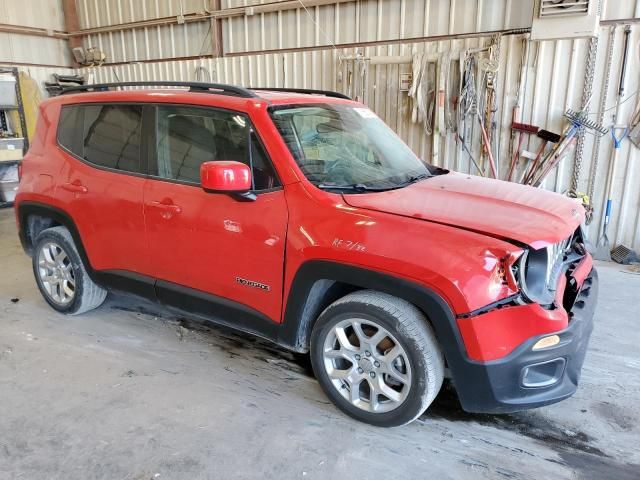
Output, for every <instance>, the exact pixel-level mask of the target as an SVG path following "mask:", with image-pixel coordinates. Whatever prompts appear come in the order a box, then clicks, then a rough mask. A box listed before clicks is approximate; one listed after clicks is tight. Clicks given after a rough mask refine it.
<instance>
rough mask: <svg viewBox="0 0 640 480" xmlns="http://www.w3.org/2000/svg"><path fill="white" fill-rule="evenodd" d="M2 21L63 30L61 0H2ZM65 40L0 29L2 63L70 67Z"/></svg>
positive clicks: (0, 7)
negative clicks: (5, 31) (1, 30)
mask: <svg viewBox="0 0 640 480" xmlns="http://www.w3.org/2000/svg"><path fill="white" fill-rule="evenodd" d="M0 23H6V24H10V25H21V26H28V27H39V28H46V29H48V30H59V31H60V30H62V31H63V30H64V17H63V15H62V3H61V1H60V0H0ZM66 46H67V42H66V41H65V40H61V39H57V38H49V37H35V36H27V35H19V34H15V33H1V32H0V63H5V64H8V63H14V64H15V63H23V64H32V65H33V64H39V65H49V66H70V65H71V56H70V52H69V51H68V49H67V48H66Z"/></svg>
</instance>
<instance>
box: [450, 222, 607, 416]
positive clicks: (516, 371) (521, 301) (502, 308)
mask: <svg viewBox="0 0 640 480" xmlns="http://www.w3.org/2000/svg"><path fill="white" fill-rule="evenodd" d="M510 273H511V274H512V275H513V277H514V279H515V281H516V283H517V285H518V287H519V291H518V294H517V295H514V296H512V297H510V298H508V299H505V301H503V302H499V303H497V304H495V305H492V306H491V308H488V309H487V308H485V309H480V310H478V311H475V312H470V313H468V314H466V315H459V316H458V318H457V320H456V321H457V325H458V328H459V330H460V333H461V336H462V340H463V343H464V346H465V349H466V353H467V357H468V360H467V361H466V362H465V363H466V365H467V368H466V369H465V370H466V371H465V373H464V374H463V375H462V376H463V377H466V378H467V379H469V378H470V377H469V376H468V375H471V376H473V377H475V378H476V380H468V381H471V382H472V383H473V384H475V386H474V388H473V389H470V388H468V387H467V385H464V384H463V383H464V382H461V380H460V379H459V378H456V379H455V380H454V381H455V383H456V387H457V388H458V393H459V395H460V400H461V402H462V404H463V407H464V408H465V410H468V411H475V412H508V411H517V410H522V409H526V408H532V407H536V406H540V405H545V404H549V403H554V402H557V401H560V400H562V399H563V398H566V397H568V396H570V395H572V394H573V393H574V392H575V390H576V388H577V384H578V380H579V377H580V371H581V368H582V363H583V360H584V356H585V354H586V348H587V344H588V341H589V337H590V335H591V331H592V329H593V315H594V311H595V305H596V297H597V290H598V282H597V273H596V271H595V270H594V269H593V261H592V258H591V255H590V254H589V253H588V252H587V251H586V248H585V242H584V234H583V232H582V229H581V228H578V229H577V230H576V231H575V232H574V233H573V234H572V235H571V236H570V237H569V238H567V239H565V240H563V241H561V242H558V243H557V244H554V245H548V246H544V247H542V248H539V249H527V250H525V251H524V252H523V253H522V255H521V256H520V257H519V258H518V259H517V260H516V261H515V262H514V263H513V264H512V265H511V269H510ZM471 372H473V373H471Z"/></svg>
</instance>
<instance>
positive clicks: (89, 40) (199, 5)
mask: <svg viewBox="0 0 640 480" xmlns="http://www.w3.org/2000/svg"><path fill="white" fill-rule="evenodd" d="M76 5H77V8H78V17H79V21H80V25H81V28H83V29H87V28H95V27H102V26H105V25H115V24H120V23H129V22H136V21H141V20H149V19H154V18H163V17H177V16H178V15H181V14H186V13H194V12H200V13H202V12H203V11H204V1H203V0H175V1H172V0H76ZM84 44H85V46H87V47H89V46H93V47H98V48H100V50H102V51H103V52H106V53H107V57H108V58H107V61H108V62H110V63H111V62H135V61H138V60H153V59H163V58H175V57H191V56H202V55H210V54H211V31H210V21H208V20H207V21H201V22H194V23H185V24H182V25H177V24H176V25H167V26H156V27H148V28H141V29H136V30H126V31H121V32H111V33H103V34H95V35H89V36H88V37H85V39H84Z"/></svg>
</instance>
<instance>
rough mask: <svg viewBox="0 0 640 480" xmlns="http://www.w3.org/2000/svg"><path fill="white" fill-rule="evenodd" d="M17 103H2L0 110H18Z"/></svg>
mask: <svg viewBox="0 0 640 480" xmlns="http://www.w3.org/2000/svg"><path fill="white" fill-rule="evenodd" d="M18 109H19V107H18V106H17V105H0V110H18Z"/></svg>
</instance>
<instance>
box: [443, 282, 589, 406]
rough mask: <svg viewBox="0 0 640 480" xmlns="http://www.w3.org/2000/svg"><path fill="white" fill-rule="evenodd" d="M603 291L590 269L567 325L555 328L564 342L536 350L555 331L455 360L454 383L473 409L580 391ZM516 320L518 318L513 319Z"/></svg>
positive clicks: (551, 399)
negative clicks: (479, 357)
mask: <svg viewBox="0 0 640 480" xmlns="http://www.w3.org/2000/svg"><path fill="white" fill-rule="evenodd" d="M597 296H598V275H597V272H596V271H595V269H594V270H591V272H590V273H589V275H588V276H587V278H586V279H585V280H584V283H583V285H582V288H581V290H580V293H579V294H578V296H577V298H576V299H575V303H574V304H573V307H572V309H571V311H570V312H569V318H570V321H569V324H568V326H567V327H566V328H565V329H563V330H561V331H559V332H553V334H555V335H558V336H559V337H560V342H559V343H558V344H557V345H555V346H553V347H549V348H545V349H542V350H537V351H533V350H532V347H533V345H534V344H535V343H536V342H537V341H538V340H540V339H541V338H543V337H547V336H549V335H550V334H549V333H546V334H544V335H538V336H534V337H531V338H529V339H528V340H526V341H525V342H524V343H522V344H521V345H519V346H518V347H517V348H516V349H515V350H513V351H512V352H511V353H509V355H507V356H505V357H503V358H500V359H498V360H493V361H487V362H478V361H474V360H471V359H465V360H463V361H462V362H461V364H458V365H457V366H456V369H455V370H456V371H455V372H452V373H454V378H453V381H454V385H455V387H456V390H457V392H458V396H459V398H460V402H461V404H462V407H463V408H464V409H465V410H466V411H468V412H478V413H480V412H482V413H509V412H515V411H519V410H526V409H529V408H534V407H540V406H543V405H548V404H551V403H555V402H559V401H561V400H563V399H565V398H567V397H569V396H571V395H573V393H575V391H576V389H577V387H578V381H579V379H580V371H581V369H582V364H583V362H584V358H585V354H586V351H587V345H588V343H589V337H590V336H591V332H592V330H593V315H594V311H595V307H596V301H597ZM514 321H517V319H514Z"/></svg>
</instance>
